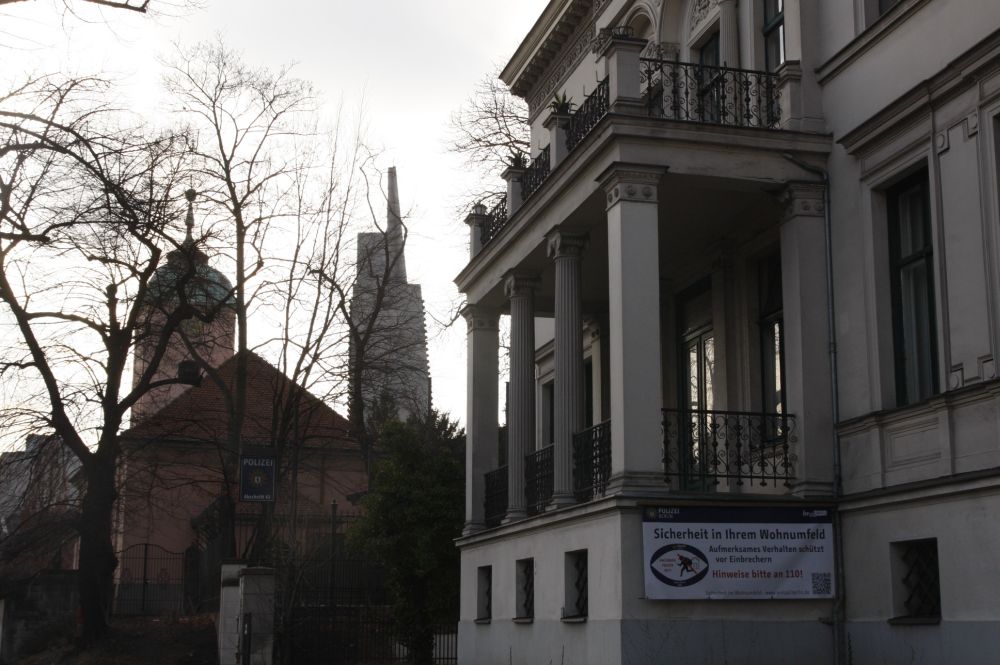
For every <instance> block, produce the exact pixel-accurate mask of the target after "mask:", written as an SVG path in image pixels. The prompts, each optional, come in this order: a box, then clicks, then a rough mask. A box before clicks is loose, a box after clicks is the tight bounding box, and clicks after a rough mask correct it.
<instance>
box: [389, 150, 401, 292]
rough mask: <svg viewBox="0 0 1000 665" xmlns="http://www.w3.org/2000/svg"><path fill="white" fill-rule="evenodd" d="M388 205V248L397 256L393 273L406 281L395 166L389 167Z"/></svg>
mask: <svg viewBox="0 0 1000 665" xmlns="http://www.w3.org/2000/svg"><path fill="white" fill-rule="evenodd" d="M388 195H389V206H388V211H387V212H386V236H387V238H388V240H389V249H390V251H391V253H392V254H394V255H396V256H398V257H399V258H398V259H397V260H396V265H395V269H394V270H393V274H394V275H395V277H396V278H397V279H399V280H401V281H403V282H405V281H406V255H405V253H404V252H403V238H404V236H403V216H402V213H400V210H399V189H398V188H397V186H396V167H395V166H390V167H389V192H388Z"/></svg>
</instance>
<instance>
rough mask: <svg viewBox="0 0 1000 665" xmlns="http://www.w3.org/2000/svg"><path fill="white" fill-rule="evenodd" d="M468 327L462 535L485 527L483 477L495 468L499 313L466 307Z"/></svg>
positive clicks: (497, 461) (477, 307)
mask: <svg viewBox="0 0 1000 665" xmlns="http://www.w3.org/2000/svg"><path fill="white" fill-rule="evenodd" d="M462 316H464V317H465V320H466V323H467V324H468V337H467V344H468V356H467V359H466V363H467V365H468V370H467V373H466V381H467V384H466V428H465V431H466V437H467V439H466V445H465V528H464V530H463V533H465V534H470V533H475V532H476V531H480V530H482V529H483V528H485V526H486V520H485V507H484V505H483V501H484V499H485V497H486V487H485V482H486V481H485V478H484V475H485V474H486V472H488V471H492V470H493V469H495V468H497V465H498V463H499V460H498V459H497V443H498V438H497V430H498V422H497V408H498V406H499V404H498V402H497V384H498V383H499V366H498V362H497V353H498V350H499V330H500V328H499V319H500V313H499V312H498V311H497V310H495V309H492V308H489V307H482V306H479V305H467V306H466V307H465V309H463V310H462Z"/></svg>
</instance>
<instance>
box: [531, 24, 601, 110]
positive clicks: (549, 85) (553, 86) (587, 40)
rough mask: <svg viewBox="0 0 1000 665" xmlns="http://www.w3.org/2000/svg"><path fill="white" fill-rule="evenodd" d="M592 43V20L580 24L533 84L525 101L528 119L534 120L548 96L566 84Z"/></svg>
mask: <svg viewBox="0 0 1000 665" xmlns="http://www.w3.org/2000/svg"><path fill="white" fill-rule="evenodd" d="M593 42H594V20H593V19H590V20H588V21H583V22H581V24H580V27H579V28H577V31H576V34H575V35H574V36H573V37H572V38H571V39H570V41H569V45H568V46H565V47H563V48H562V50H560V51H559V54H558V55H557V56H556V57H555V59H554V60H553V61H552V63H551V64H550V65H549V66H548V67H547V68H546V69H545V73H544V74H543V75H542V76H541V78H540V79H539V82H538V83H536V84H535V86H534V92H533V93H532V94H531V96H530V97H529V98H528V100H527V101H528V116H529V117H531V118H534V117H535V115H536V114H537V113H538V112H539V111H540V110H541V109H543V108H545V106H546V103H547V102H548V98H549V96H551V95H552V94H554V93H555V92H556V90H557V89H558V88H559V87H560V86H561V85H563V84H564V83H565V82H566V80H567V79H568V78H569V77H570V74H572V73H573V71H574V70H575V69H576V67H577V65H579V64H580V61H581V60H583V58H584V57H585V56H586V55H587V53H588V52H589V51H590V46H591V44H592V43H593ZM574 101H575V102H576V103H577V104H580V103H582V100H574Z"/></svg>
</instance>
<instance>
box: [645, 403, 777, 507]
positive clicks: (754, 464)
mask: <svg viewBox="0 0 1000 665" xmlns="http://www.w3.org/2000/svg"><path fill="white" fill-rule="evenodd" d="M794 429H795V417H794V416H790V415H788V414H783V413H751V412H744V411H704V410H677V409H663V452H664V471H665V476H666V479H667V483H669V484H671V485H672V486H673V487H674V488H675V489H679V490H682V491H696V492H697V491H702V492H713V491H717V490H719V489H726V487H723V485H725V486H727V487H728V488H731V489H732V488H735V489H741V488H743V487H744V486H749V487H753V486H754V485H756V486H757V487H760V488H770V489H772V490H778V491H783V489H782V488H790V487H791V485H792V481H793V480H794V479H795V473H794V469H793V467H792V462H793V459H792V456H791V455H790V454H789V448H790V444H791V443H794V442H795V436H794Z"/></svg>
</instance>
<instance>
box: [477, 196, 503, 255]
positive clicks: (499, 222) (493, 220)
mask: <svg viewBox="0 0 1000 665" xmlns="http://www.w3.org/2000/svg"><path fill="white" fill-rule="evenodd" d="M486 217H487V219H488V221H487V222H486V225H485V226H484V227H483V230H482V233H480V235H479V240H480V242H481V244H482V246H483V247H485V246H486V245H487V244H489V242H490V241H491V240H493V239H494V238H496V237H497V236H498V235H499V234H500V231H502V230H503V227H504V226H506V225H507V197H506V196H504V197H503V198H501V199H500V200H499V201H498V202H497V204H496V205H495V206H493V208H492V209H491V210H490V211H489V212H488V213H486Z"/></svg>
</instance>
